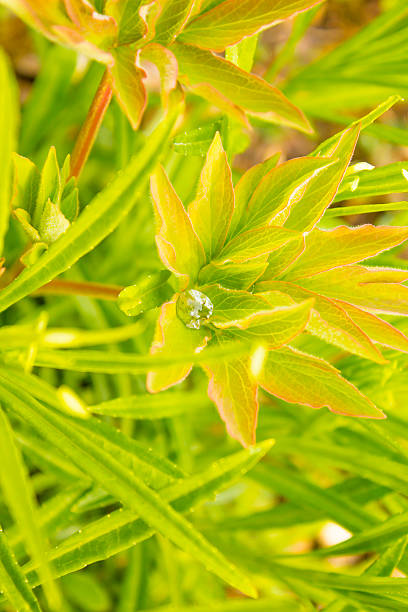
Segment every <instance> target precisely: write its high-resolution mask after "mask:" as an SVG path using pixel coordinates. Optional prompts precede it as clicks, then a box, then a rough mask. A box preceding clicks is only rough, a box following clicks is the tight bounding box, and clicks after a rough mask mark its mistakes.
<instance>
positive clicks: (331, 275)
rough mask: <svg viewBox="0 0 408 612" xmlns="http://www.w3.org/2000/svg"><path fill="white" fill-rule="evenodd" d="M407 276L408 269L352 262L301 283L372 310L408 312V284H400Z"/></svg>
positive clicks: (389, 312)
mask: <svg viewBox="0 0 408 612" xmlns="http://www.w3.org/2000/svg"><path fill="white" fill-rule="evenodd" d="M407 279H408V271H407V270H397V269H393V268H365V267H364V266H357V265H350V266H344V267H342V268H335V269H334V270H328V271H327V272H321V273H320V274H316V275H315V276H312V277H310V278H305V279H303V280H302V285H303V286H304V287H306V289H310V290H311V291H316V292H317V293H321V294H322V295H326V296H327V297H330V298H335V299H339V300H343V301H345V302H350V304H354V305H355V306H361V307H363V308H366V309H367V310H369V311H372V312H377V313H384V314H401V315H407V314H408V287H405V286H404V285H401V284H400V283H401V282H403V281H406V280H407Z"/></svg>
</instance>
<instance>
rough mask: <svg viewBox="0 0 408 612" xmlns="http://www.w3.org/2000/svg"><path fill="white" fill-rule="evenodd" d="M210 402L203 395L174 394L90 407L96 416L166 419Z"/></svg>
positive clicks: (119, 400)
mask: <svg viewBox="0 0 408 612" xmlns="http://www.w3.org/2000/svg"><path fill="white" fill-rule="evenodd" d="M207 405H208V400H206V399H205V397H203V394H202V393H196V394H195V393H191V392H188V393H187V392H184V393H183V392H182V391H180V392H173V393H160V394H159V395H144V394H141V395H131V396H129V397H118V398H117V399H114V400H110V401H106V402H102V403H101V404H95V405H94V406H90V407H89V410H90V411H91V412H94V413H96V414H104V415H107V416H114V417H127V418H130V419H147V420H155V419H166V418H171V417H174V416H178V415H180V414H185V413H189V412H194V411H196V410H199V409H202V408H205V407H206V406H207Z"/></svg>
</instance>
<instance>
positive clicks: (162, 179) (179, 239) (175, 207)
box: [151, 167, 205, 284]
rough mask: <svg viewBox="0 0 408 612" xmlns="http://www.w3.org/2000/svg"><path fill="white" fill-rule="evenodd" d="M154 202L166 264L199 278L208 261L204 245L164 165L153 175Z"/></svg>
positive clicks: (176, 270)
mask: <svg viewBox="0 0 408 612" xmlns="http://www.w3.org/2000/svg"><path fill="white" fill-rule="evenodd" d="M151 189H152V196H153V203H154V206H155V211H156V215H157V220H158V231H157V233H156V243H157V248H158V250H159V255H160V258H161V260H162V261H163V263H164V265H165V266H166V267H167V268H168V269H169V270H171V272H174V273H175V274H177V275H179V276H184V277H185V278H186V284H187V283H188V280H189V278H191V280H194V279H196V278H197V275H198V271H199V269H200V268H201V266H202V265H203V263H204V262H205V253H204V250H203V246H202V244H201V242H200V239H199V237H198V236H197V234H196V232H195V231H194V228H193V226H192V223H191V221H190V218H189V216H188V214H187V212H186V210H185V208H184V206H183V204H182V202H181V201H180V199H179V198H178V196H177V194H176V192H175V191H174V189H173V187H172V185H171V183H170V181H169V179H168V178H167V175H166V173H165V172H164V170H163V168H161V167H159V168H157V169H156V171H155V173H154V174H153V175H152V177H151Z"/></svg>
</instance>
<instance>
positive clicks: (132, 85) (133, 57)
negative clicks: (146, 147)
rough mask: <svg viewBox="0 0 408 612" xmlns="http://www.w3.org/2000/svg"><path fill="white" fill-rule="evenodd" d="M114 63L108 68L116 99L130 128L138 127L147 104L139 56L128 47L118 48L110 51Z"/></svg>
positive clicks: (143, 73)
mask: <svg viewBox="0 0 408 612" xmlns="http://www.w3.org/2000/svg"><path fill="white" fill-rule="evenodd" d="M112 53H113V57H114V60H115V63H114V65H113V66H112V67H110V68H109V72H110V75H111V78H112V87H113V90H114V92H115V94H116V98H117V100H118V102H119V104H120V106H121V108H122V110H123V112H124V113H125V115H126V116H127V118H128V119H129V121H130V123H131V125H132V127H133V129H134V130H136V129H137V128H138V127H139V124H140V121H141V119H142V116H143V113H144V110H145V108H146V104H147V94H146V89H145V86H144V84H143V79H144V78H145V76H146V74H145V71H144V70H143V69H142V68H140V67H139V66H138V59H139V54H138V52H137V51H136V52H135V51H133V50H132V49H130V47H118V48H116V49H114V50H113V51H112Z"/></svg>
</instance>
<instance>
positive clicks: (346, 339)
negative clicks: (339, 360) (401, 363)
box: [257, 281, 385, 363]
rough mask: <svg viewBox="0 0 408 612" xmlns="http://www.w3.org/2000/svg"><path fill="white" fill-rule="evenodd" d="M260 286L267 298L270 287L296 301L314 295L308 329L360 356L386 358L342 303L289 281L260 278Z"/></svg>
mask: <svg viewBox="0 0 408 612" xmlns="http://www.w3.org/2000/svg"><path fill="white" fill-rule="evenodd" d="M257 290H258V291H262V295H263V296H264V297H265V298H266V299H269V293H268V291H282V292H283V293H284V294H285V295H289V296H290V297H291V298H292V299H294V300H296V301H297V302H299V301H302V300H306V299H311V298H313V299H314V301H315V303H314V308H313V311H312V315H311V317H310V320H309V322H308V324H307V331H308V332H310V333H311V334H313V335H315V336H317V337H318V338H321V339H322V340H324V341H326V342H328V343H329V344H334V345H335V346H338V347H340V348H342V349H344V350H346V351H349V352H350V353H354V354H355V355H359V356H360V357H365V358H366V359H371V360H373V361H376V362H377V363H384V362H385V359H384V357H383V356H382V355H381V353H380V351H379V350H378V349H377V348H376V347H375V346H374V345H373V343H372V342H371V340H370V338H369V337H368V336H367V334H366V333H364V331H363V330H362V329H360V327H359V326H358V325H357V324H356V323H355V322H354V321H353V319H352V318H351V317H350V316H349V314H348V313H347V311H345V309H343V308H342V306H341V304H340V303H336V302H335V301H334V300H330V299H329V298H326V297H324V296H323V295H319V294H318V293H313V292H312V291H307V290H306V289H303V287H300V286H299V285H296V284H294V283H289V282H279V281H278V282H274V281H272V282H267V281H266V282H261V283H258V284H257ZM265 291H266V293H264V292H265Z"/></svg>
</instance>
